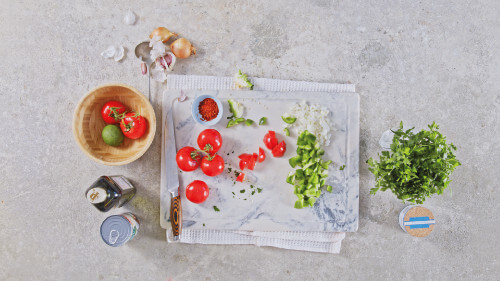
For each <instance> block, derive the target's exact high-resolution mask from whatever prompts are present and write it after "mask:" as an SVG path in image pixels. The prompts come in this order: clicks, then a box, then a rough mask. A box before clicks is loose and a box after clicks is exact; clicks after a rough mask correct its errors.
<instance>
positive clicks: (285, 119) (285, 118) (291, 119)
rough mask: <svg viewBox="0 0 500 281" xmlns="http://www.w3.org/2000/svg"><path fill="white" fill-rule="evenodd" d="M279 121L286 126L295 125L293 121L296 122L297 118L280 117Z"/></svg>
mask: <svg viewBox="0 0 500 281" xmlns="http://www.w3.org/2000/svg"><path fill="white" fill-rule="evenodd" d="M281 119H283V121H284V122H285V123H287V124H293V123H295V121H297V118H296V117H284V116H281Z"/></svg>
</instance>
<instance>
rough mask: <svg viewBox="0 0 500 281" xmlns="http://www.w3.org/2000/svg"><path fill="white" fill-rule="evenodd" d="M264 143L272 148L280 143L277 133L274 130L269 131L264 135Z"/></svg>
mask: <svg viewBox="0 0 500 281" xmlns="http://www.w3.org/2000/svg"><path fill="white" fill-rule="evenodd" d="M264 144H265V145H266V147H267V148H268V149H270V150H272V149H273V148H274V147H275V146H276V145H277V144H278V139H277V138H276V133H275V132H274V131H269V132H267V134H265V135H264Z"/></svg>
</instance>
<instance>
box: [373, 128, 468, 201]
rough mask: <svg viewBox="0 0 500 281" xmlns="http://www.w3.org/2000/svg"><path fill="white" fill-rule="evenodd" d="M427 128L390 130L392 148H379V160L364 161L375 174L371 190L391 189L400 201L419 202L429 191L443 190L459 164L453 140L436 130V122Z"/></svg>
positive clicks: (423, 199) (437, 191)
mask: <svg viewBox="0 0 500 281" xmlns="http://www.w3.org/2000/svg"><path fill="white" fill-rule="evenodd" d="M428 127H429V130H422V131H420V132H418V133H417V134H415V133H414V132H413V128H411V129H409V130H403V122H402V121H401V123H400V125H399V130H397V131H393V133H394V138H393V139H392V144H391V151H382V154H381V155H380V154H379V157H380V160H379V162H376V161H374V160H373V159H372V158H370V159H368V161H367V163H368V165H369V166H370V168H369V170H370V171H371V172H372V173H373V174H374V175H375V179H376V181H377V182H376V185H375V186H376V187H375V188H372V189H371V190H370V194H375V193H376V192H377V191H378V190H382V191H385V190H387V189H389V190H391V191H392V192H393V193H394V194H395V195H396V196H397V197H398V198H399V199H401V200H403V202H411V203H417V204H422V203H423V202H424V201H425V199H426V198H428V197H430V196H431V195H432V194H435V193H437V194H442V193H443V190H444V189H445V188H446V187H448V185H449V183H450V182H451V180H450V178H449V176H450V174H451V173H452V172H453V170H455V168H456V167H457V166H459V165H461V164H460V162H459V161H458V160H457V159H456V158H455V155H454V154H453V152H454V151H455V150H456V147H455V146H454V145H453V143H450V144H447V143H446V137H445V136H443V135H442V134H441V133H440V132H438V129H439V127H438V125H436V123H435V122H433V123H432V125H429V126H428Z"/></svg>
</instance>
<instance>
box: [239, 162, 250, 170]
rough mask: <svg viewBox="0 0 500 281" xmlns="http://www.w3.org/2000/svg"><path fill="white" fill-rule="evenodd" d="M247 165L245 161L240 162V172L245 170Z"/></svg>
mask: <svg viewBox="0 0 500 281" xmlns="http://www.w3.org/2000/svg"><path fill="white" fill-rule="evenodd" d="M247 165H248V162H247V161H245V160H240V170H242V171H243V170H245V168H246V167H247Z"/></svg>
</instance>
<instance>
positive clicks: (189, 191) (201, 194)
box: [186, 180, 210, 204]
mask: <svg viewBox="0 0 500 281" xmlns="http://www.w3.org/2000/svg"><path fill="white" fill-rule="evenodd" d="M209 194H210V189H209V188H208V186H207V184H206V183H205V182H204V181H200V180H195V181H193V182H192V183H190V184H188V186H186V198H187V199H188V200H189V201H191V202H193V203H195V204H200V203H203V202H204V201H205V200H206V199H207V197H208V195H209Z"/></svg>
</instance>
